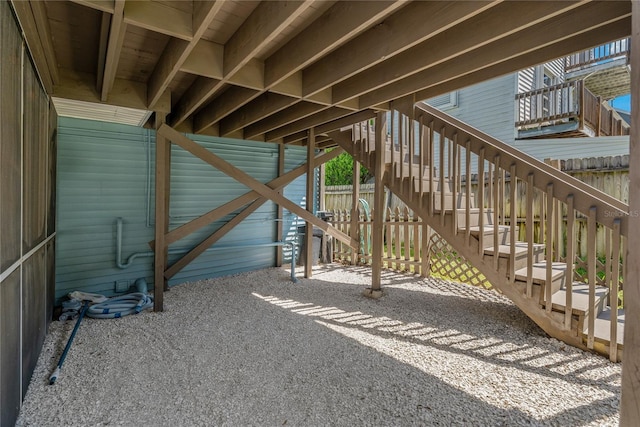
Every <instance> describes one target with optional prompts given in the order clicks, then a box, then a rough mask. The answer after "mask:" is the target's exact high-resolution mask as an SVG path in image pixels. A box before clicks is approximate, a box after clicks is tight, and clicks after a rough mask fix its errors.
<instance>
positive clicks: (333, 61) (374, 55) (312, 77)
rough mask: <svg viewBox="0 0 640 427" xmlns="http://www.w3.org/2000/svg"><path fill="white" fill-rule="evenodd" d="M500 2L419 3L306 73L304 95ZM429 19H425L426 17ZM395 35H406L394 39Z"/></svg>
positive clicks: (344, 47) (344, 77) (382, 59)
mask: <svg viewBox="0 0 640 427" xmlns="http://www.w3.org/2000/svg"><path fill="white" fill-rule="evenodd" d="M495 4H497V2H454V3H453V4H451V3H449V4H447V3H443V2H415V3H411V4H409V5H407V6H405V7H404V8H402V9H400V10H399V11H398V12H396V13H395V14H393V15H391V16H390V17H389V18H387V19H386V20H385V21H384V22H382V23H381V24H380V25H377V26H375V27H373V28H371V29H370V30H368V31H365V32H364V33H362V34H361V35H359V36H358V37H356V38H354V39H352V40H351V41H349V42H348V43H346V44H344V45H342V46H341V47H340V48H338V49H336V50H335V51H333V52H331V53H330V54H328V55H326V56H325V57H323V58H322V61H318V62H316V63H314V64H312V65H310V66H309V67H307V68H305V70H304V72H303V94H304V95H311V94H313V93H316V92H318V91H321V90H323V89H326V88H327V87H330V86H331V85H334V84H336V83H338V82H340V81H341V80H344V79H346V78H348V77H350V76H352V75H355V74H357V73H360V72H361V71H362V70H364V69H366V68H369V67H372V66H374V65H375V64H377V63H379V62H382V61H385V60H388V59H389V58H390V57H392V56H394V55H397V54H399V53H401V52H402V51H404V50H406V49H408V48H410V47H412V46H413V45H415V44H417V43H420V42H422V41H425V40H427V39H428V38H430V37H433V36H434V35H436V34H438V33H440V32H442V31H445V30H446V29H448V28H451V27H452V26H454V25H455V24H456V23H459V22H461V21H463V20H465V19H468V18H470V17H472V16H475V15H477V14H478V13H481V12H483V11H485V10H487V8H490V7H492V6H494V5H495ZM427 16H428V17H429V19H425V17H427ZM394 34H398V35H399V34H402V36H400V37H399V36H396V37H394V36H393V35H394Z"/></svg>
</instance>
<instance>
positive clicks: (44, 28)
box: [29, 0, 59, 85]
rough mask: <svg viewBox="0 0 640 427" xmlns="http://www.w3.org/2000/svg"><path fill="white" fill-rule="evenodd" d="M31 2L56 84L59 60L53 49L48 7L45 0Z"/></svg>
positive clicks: (50, 70)
mask: <svg viewBox="0 0 640 427" xmlns="http://www.w3.org/2000/svg"><path fill="white" fill-rule="evenodd" d="M29 3H30V5H31V10H32V11H33V17H34V19H35V24H36V26H37V27H38V36H39V38H40V42H41V43H42V48H43V50H44V56H45V59H46V61H47V68H48V69H49V73H50V74H51V79H52V80H53V84H54V85H55V84H56V83H58V80H59V76H58V60H57V59H56V53H55V50H54V49H53V37H52V36H51V27H50V26H49V17H48V16H47V9H46V7H45V5H44V2H43V1H37V0H36V1H34V0H31V1H30V2H29Z"/></svg>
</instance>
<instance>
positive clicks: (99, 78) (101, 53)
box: [96, 12, 111, 93]
mask: <svg viewBox="0 0 640 427" xmlns="http://www.w3.org/2000/svg"><path fill="white" fill-rule="evenodd" d="M110 26H111V14H109V13H107V12H102V21H101V22H100V41H99V42H98V65H97V68H96V89H97V91H98V92H100V93H102V83H103V82H104V65H105V62H106V61H107V46H108V45H109V27H110Z"/></svg>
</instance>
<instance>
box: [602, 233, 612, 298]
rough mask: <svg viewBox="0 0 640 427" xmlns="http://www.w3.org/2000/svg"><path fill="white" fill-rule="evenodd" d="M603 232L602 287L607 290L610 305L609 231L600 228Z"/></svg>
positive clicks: (610, 261)
mask: <svg viewBox="0 0 640 427" xmlns="http://www.w3.org/2000/svg"><path fill="white" fill-rule="evenodd" d="M602 228H603V230H602V231H603V232H604V254H605V256H604V285H605V286H606V287H607V288H608V289H609V304H611V263H612V260H611V229H609V228H608V227H602Z"/></svg>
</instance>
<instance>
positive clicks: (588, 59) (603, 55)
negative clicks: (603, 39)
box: [565, 38, 631, 72]
mask: <svg viewBox="0 0 640 427" xmlns="http://www.w3.org/2000/svg"><path fill="white" fill-rule="evenodd" d="M630 45H631V39H630V38H626V39H621V40H616V41H614V42H611V43H607V44H603V45H600V46H597V47H594V48H591V49H587V50H583V51H581V52H578V53H574V54H573V55H569V56H567V58H566V61H565V71H567V72H570V71H575V70H579V69H581V68H584V67H587V66H592V65H595V64H600V63H604V62H607V61H613V60H616V59H620V58H628V57H629V52H630Z"/></svg>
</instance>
